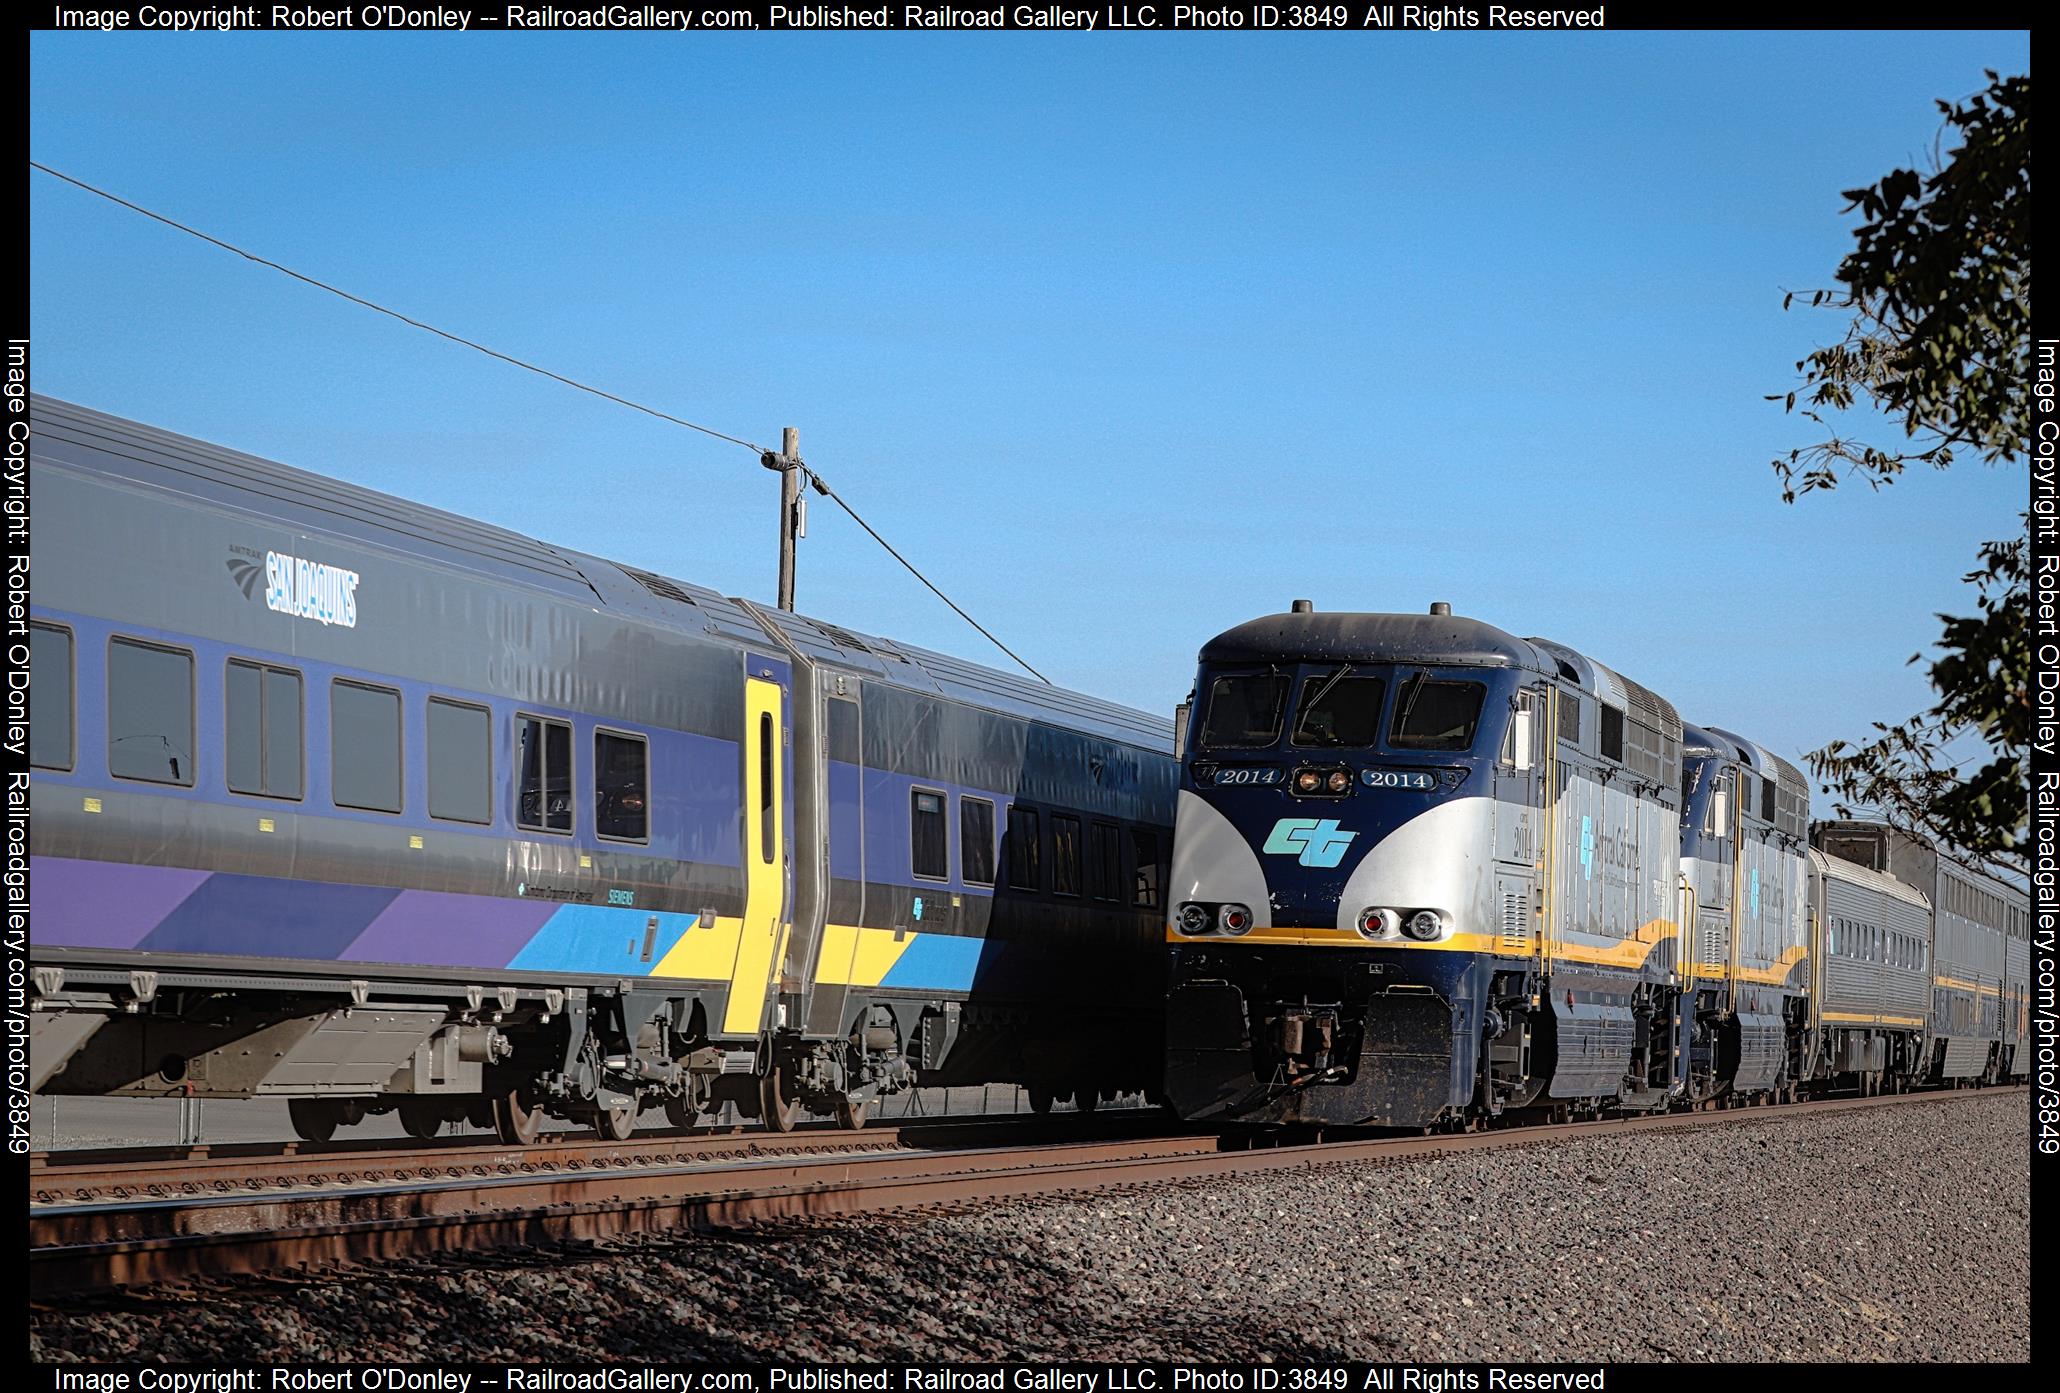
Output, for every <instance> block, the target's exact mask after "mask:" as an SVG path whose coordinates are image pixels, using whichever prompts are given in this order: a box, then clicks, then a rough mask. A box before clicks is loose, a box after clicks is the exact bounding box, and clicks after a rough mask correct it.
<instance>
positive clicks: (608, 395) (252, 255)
mask: <svg viewBox="0 0 2060 1393" xmlns="http://www.w3.org/2000/svg"><path fill="white" fill-rule="evenodd" d="M29 168H31V169H40V170H42V171H43V172H44V173H45V174H48V175H49V176H50V177H51V178H53V179H62V180H64V182H65V183H67V184H71V185H73V186H74V187H76V188H81V189H84V190H85V191H86V192H87V193H90V194H94V195H96V196H98V197H100V198H104V199H106V200H107V201H108V202H109V203H113V204H118V205H119V206H121V207H123V208H126V209H128V210H129V211H130V212H132V213H141V214H142V215H143V216H144V217H146V218H149V219H150V220H151V221H153V222H161V223H163V224H164V225H165V226H166V227H170V228H175V229H177V230H178V231H180V232H183V233H185V234H186V235H187V236H188V237H197V238H199V239H200V240H201V241H203V242H206V243H207V244H208V245H210V246H215V247H220V248H221V249H222V250H223V251H225V252H234V253H235V254H236V255H238V256H240V257H242V258H243V259H244V260H245V261H255V262H256V263H257V264H258V265H260V266H269V267H270V268H271V269H272V270H274V271H277V272H278V273H279V274H280V275H282V276H291V277H293V279H295V280H297V281H300V282H301V283H302V284H304V285H311V286H313V287H315V289H317V290H326V291H328V292H329V293H330V294H331V295H334V296H336V297H337V298H338V299H342V300H348V301H350V302H351V303H352V304H353V305H362V306H364V307H365V308H366V309H368V310H373V311H375V312H377V313H379V314H383V315H385V316H386V317H387V318H389V319H398V320H399V321H400V322H401V323H403V324H407V325H411V326H413V327H414V328H417V329H420V330H422V331H423V332H424V333H429V334H434V335H436V336H437V337H438V338H440V339H449V340H450V341H451V342H452V343H455V344H462V345H464V346H465V347H466V348H470V349H472V350H474V351H475V352H479V353H484V354H485V355H486V356H487V357H489V358H498V359H500V360H501V361H502V362H504V363H509V364H512V365H514V366H515V367H518V368H521V369H523V370H524V371H526V372H533V373H535V374H537V375H538V376H539V377H548V378H550V379H551V380H552V381H553V382H562V383H564V384H565V385H566V386H568V387H572V388H575V389H577V390H578V391H582V392H590V393H592V394H593V395H594V396H597V397H600V398H601V399H602V400H603V401H612V402H614V403H615V404H616V405H617V406H626V407H628V408H629V409H630V410H632V411H641V412H643V413H644V414H645V415H646V416H656V417H657V418H658V419H659V420H661V421H670V422H672V424H674V425H676V426H685V427H686V428H687V429H688V430H697V431H700V432H701V434H703V435H712V436H714V437H715V438H716V439H717V440H727V441H729V442H730V444H732V445H742V446H743V447H744V448H745V449H747V450H750V451H752V452H753V453H754V454H764V453H765V447H764V446H763V445H754V444H752V443H751V442H750V441H748V440H744V439H741V438H739V437H737V436H734V435H725V434H724V433H723V432H721V431H719V430H714V429H712V428H710V427H708V426H703V425H696V424H695V423H694V422H692V421H689V420H685V419H683V418H681V417H678V416H675V415H673V414H671V413H670V412H667V411H660V410H659V409H658V408H657V407H655V406H645V405H644V404H643V403H641V402H634V401H631V400H630V399H629V398H628V397H618V396H616V395H615V393H613V392H605V391H603V390H601V389H600V388H599V387H591V386H588V385H587V384H586V383H584V382H578V381H575V380H574V379H572V378H570V377H566V376H565V375H564V374H562V373H555V372H552V371H551V370H550V369H549V368H540V367H538V366H537V365H536V364H535V363H528V362H524V361H523V360H522V359H520V358H517V357H515V356H514V355H513V354H509V353H503V352H501V351H500V350H499V349H497V348H488V347H487V346H486V345H485V344H483V343H474V342H473V341H472V340H471V339H468V338H465V337H463V336H462V335H458V334H453V333H451V332H450V331H449V330H447V329H439V328H437V327H436V326H435V325H434V324H424V323H423V322H422V321H421V320H419V319H411V318H409V317H408V316H407V315H404V314H402V313H401V312H400V311H399V310H390V309H388V308H387V307H386V306H384V305H380V304H375V303H373V302H372V301H370V300H367V299H366V298H365V297H364V296H362V295H353V294H351V293H350V292H349V291H348V290H340V289H338V288H337V287H336V286H333V285H330V284H329V283H328V282H327V281H318V280H316V279H315V278H314V277H313V276H305V275H302V274H301V273H300V272H298V271H296V270H294V269H293V268H292V267H291V266H281V265H280V264H279V263H278V262H276V261H273V260H271V259H270V258H268V257H262V256H259V255H258V254H257V253H256V252H253V251H246V250H244V249H243V248H242V247H239V246H237V245H236V244H235V243H233V242H224V241H223V240H222V239H221V238H219V237H211V236H209V235H208V234H207V233H205V232H202V231H201V230H200V229H199V228H196V227H188V226H187V225H186V224H185V223H182V222H178V221H176V220H174V219H172V218H168V217H166V216H165V215H164V214H162V213H154V212H152V211H151V210H150V209H148V208H145V207H143V206H142V205H141V204H138V203H131V202H129V200H128V199H126V198H123V197H121V196H120V195H118V194H111V193H109V192H108V191H107V190H106V189H100V188H95V187H94V186H93V185H91V184H89V183H87V182H86V181H85V180H83V179H74V178H72V176H71V175H69V174H66V173H64V172H63V171H62V170H56V169H52V168H51V167H50V166H49V165H47V164H39V163H38V162H37V161H35V160H30V161H29Z"/></svg>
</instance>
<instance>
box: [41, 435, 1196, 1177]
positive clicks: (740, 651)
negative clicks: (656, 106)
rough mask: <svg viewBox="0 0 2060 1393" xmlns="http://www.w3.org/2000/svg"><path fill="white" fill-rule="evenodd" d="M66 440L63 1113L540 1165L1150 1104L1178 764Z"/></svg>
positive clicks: (537, 547) (639, 587) (441, 534)
mask: <svg viewBox="0 0 2060 1393" xmlns="http://www.w3.org/2000/svg"><path fill="white" fill-rule="evenodd" d="M32 421H33V427H34V435H33V447H32V464H33V470H34V482H33V489H34V495H33V496H34V499H35V507H36V521H37V525H38V532H37V542H38V544H39V545H38V546H37V548H36V564H35V574H34V626H33V630H32V643H33V658H32V688H31V723H32V730H33V739H32V744H33V752H32V754H33V761H32V762H33V765H34V772H33V777H32V793H33V819H34V820H33V844H32V849H33V853H34V856H33V864H32V875H33V883H34V889H35V906H36V913H35V918H34V934H33V943H32V956H33V962H34V984H33V985H34V999H33V1004H34V1024H35V1029H34V1037H33V1038H34V1046H35V1049H34V1073H35V1082H36V1086H37V1088H38V1089H39V1090H42V1091H45V1092H51V1093H93V1094H128V1095H168V1094H181V1093H192V1094H197V1095H203V1096H211V1097H251V1096H273V1097H284V1098H287V1099H289V1100H290V1102H291V1107H292V1111H293V1115H294V1120H295V1124H296V1126H297V1127H299V1128H300V1130H301V1131H302V1132H303V1134H304V1135H307V1136H311V1137H324V1136H327V1135H329V1134H331V1133H332V1132H333V1131H334V1130H335V1129H336V1127H337V1126H339V1125H342V1124H344V1123H348V1122H350V1121H352V1120H354V1119H356V1118H358V1117H360V1116H362V1115H363V1114H364V1113H365V1112H366V1111H368V1110H378V1111H383V1110H389V1109H393V1110H397V1111H398V1112H399V1113H400V1116H401V1120H402V1122H403V1124H404V1125H405V1126H406V1127H407V1129H408V1130H409V1131H411V1132H414V1133H416V1134H418V1135H419V1134H427V1133H429V1132H432V1131H434V1130H436V1129H437V1128H438V1127H440V1126H442V1125H443V1124H444V1123H445V1122H447V1121H449V1120H451V1119H453V1118H457V1117H471V1118H473V1119H474V1120H476V1121H480V1122H482V1123H484V1122H486V1121H488V1120H491V1121H492V1122H493V1123H494V1124H496V1125H497V1126H498V1128H499V1130H500V1131H501V1133H502V1134H503V1135H504V1136H505V1137H507V1138H508V1139H509V1140H511V1141H525V1140H528V1139H530V1138H532V1137H534V1136H535V1134H536V1131H537V1128H538V1127H539V1125H540V1124H541V1122H542V1120H543V1117H544V1116H545V1115H546V1114H554V1115H558V1116H562V1117H567V1118H574V1119H580V1120H584V1121H588V1122H591V1123H592V1124H593V1125H594V1126H595V1127H596V1128H597V1129H598V1130H600V1131H601V1133H602V1134H603V1135H604V1136H617V1137H619V1136H622V1135H625V1134H626V1133H627V1132H628V1130H629V1129H630V1127H631V1126H633V1125H634V1122H635V1119H636V1116H637V1113H638V1111H639V1110H640V1109H642V1108H646V1107H652V1106H662V1107H664V1108H666V1109H667V1110H668V1111H669V1112H670V1113H671V1114H672V1116H673V1118H674V1120H675V1121H677V1122H680V1123H682V1124H685V1123H688V1122H691V1121H692V1120H693V1119H694V1118H695V1117H697V1116H699V1115H700V1114H702V1113H703V1112H705V1111H707V1110H709V1109H712V1108H714V1107H716V1106H718V1105H719V1104H720V1103H721V1102H723V1101H724V1100H731V1101H735V1102H736V1103H737V1104H738V1105H739V1106H740V1108H741V1109H743V1110H744V1111H746V1112H747V1113H750V1114H756V1115H762V1116H763V1117H764V1118H765V1119H766V1120H767V1121H768V1122H769V1123H770V1124H771V1125H773V1126H776V1127H789V1126H792V1125H793V1124H794V1122H795V1120H796V1118H797V1116H798V1114H799V1113H800V1112H801V1111H802V1110H803V1109H806V1110H809V1111H815V1112H823V1113H834V1114H835V1115H836V1116H838V1117H840V1118H842V1119H843V1120H844V1121H845V1122H846V1123H847V1124H849V1125H856V1124H859V1123H862V1122H863V1120H864V1118H865V1115H866V1112H867V1110H868V1108H869V1107H870V1106H871V1102H872V1100H873V1099H874V1098H876V1097H878V1096H879V1095H880V1094H882V1093H884V1092H889V1091H892V1090H894V1089H897V1088H902V1087H906V1086H908V1085H910V1084H913V1083H916V1082H922V1083H940V1084H950V1083H979V1082H985V1081H1015V1082H1021V1083H1024V1084H1027V1085H1029V1087H1030V1089H1031V1092H1032V1098H1033V1102H1036V1103H1040V1104H1042V1105H1045V1106H1048V1105H1049V1102H1050V1100H1051V1099H1052V1097H1053V1096H1054V1095H1060V1096H1063V1095H1065V1094H1068V1093H1072V1094H1076V1095H1077V1096H1078V1097H1079V1098H1080V1100H1081V1102H1082V1104H1083V1106H1091V1105H1092V1103H1093V1102H1094V1100H1095V1098H1096V1097H1097V1096H1098V1095H1099V1094H1101V1093H1104V1092H1113V1091H1116V1090H1119V1089H1132V1088H1140V1087H1145V1086H1148V1085H1150V1084H1152V1083H1153V1082H1155V1078H1156V1073H1157V1054H1158V1040H1159V1036H1160V1023H1159V1019H1158V1010H1157V1007H1158V1002H1159V998H1160V993H1159V992H1158V990H1157V988H1158V984H1159V981H1160V975H1159V973H1160V954H1161V953H1162V951H1163V949H1162V947H1161V946H1160V943H1159V938H1158V935H1159V931H1160V925H1161V923H1162V921H1163V918H1164V907H1163V904H1162V902H1161V898H1160V897H1161V893H1162V888H1163V884H1164V877H1165V874H1166V867H1165V858H1166V856H1167V855H1168V854H1169V852H1170V843H1171V837H1170V832H1171V827H1170V823H1171V811H1172V802H1173V792H1174V779H1175V766H1174V762H1173V759H1172V756H1171V744H1172V734H1171V730H1170V728H1169V727H1168V725H1167V723H1166V722H1165V721H1164V720H1163V719H1158V718H1154V717H1150V716H1146V715H1142V714H1140V713H1137V712H1134V711H1129V710H1125V709H1123V708H1121V707H1117V706H1113V705H1111V704H1109V703H1106V702H1101V701H1097V700H1094V699H1092V698H1089V697H1084V696H1080V695H1076V694H1074V693H1071V692H1066V691H1061V690H1058V689H1056V688H1052V687H1043V686H1036V685H1033V684H1030V683H1026V682H1023V681H1019V680H1017V679H1015V678H1012V677H1010V676H1008V675H1006V674H1003V673H998V672H994V671H990V670H988V669H985V668H981V667H976V666H974V665H972V664H969V663H965V662H961V661H959V660H957V659H953V658H949V657H945V656H942V655H939V654H935V653H927V652H923V651H920V650H917V649H913V648H910V647H908V646H906V645H902V644H897V643H892V642H889V641H886V640H882V639H876V638H865V637H860V636H858V635H855V634H852V633H849V632H846V631H845V630H842V629H840V628H837V627H836V626H834V625H830V624H825V623H821V622H819V621H815V620H810V619H806V618H803V617H801V616H798V615H794V614H789V613H781V612H778V611H773V610H768V609H765V608H763V607H760V606H758V605H754V604H752V603H750V602H748V601H744V600H735V599H727V598H724V597H723V596H721V595H718V594H716V593H714V592H712V591H709V590H706V589H703V588H700V587H697V586H693V585H688V584H684V583H682V582H679V581H675V580H671V579H669V578H666V577H664V576H660V575H655V574H652V573H650V572H647V571H640V570H636V569H633V568H630V567H626V566H621V565H617V564H615V563H612V562H608V561H604V560H602V559H600V558H598V557H593V556H587V555H582V554H579V553H575V552H569V551H565V550H562V549H559V548H555V547H551V546H547V545H544V544H542V543H539V542H536V541H532V540H530V539H529V538H526V537H522V536H518V535H515V534H513V533H509V532H506V531H502V530H500V529H497V528H493V527H489V526H485V525H483V524H480V523H477V522H473V521H470V520H467V519H465V518H462V517H456V516H453V515H450V514H447V513H441V512H436V511H433V510H430V509H426V508H421V507H417V506H414V505H411V504H408V503H404V502H400V501H398V500H395V499H392V498H388V497H384V496H381V495H378V494H374V493H371V492H368V491H366V490H363V489H358V488H354V487H350V486H348V485H344V484H340V483H337V482H334V481H332V480H328V479H323V478H319V477H316V476H313V475H310V474H305V473H302V472H299V471H297V470H293V469H289V468H286V467H284V466H281V465H277V464H273V463H269V462H267V461H264V460H260V459H255V458H252V457H250V456H248V455H241V454H236V453H233V452H230V451H227V450H223V449H219V448H216V447H214V446H211V445H206V444H203V443H201V442H199V441H194V440H189V439H184V438H181V437H178V436H173V435H169V434H166V433H164V432H161V431H157V430H153V429H150V428H148V427H145V426H140V425H136V424H134V423H131V422H127V421H122V420H118V419H115V418H113V417H109V416H104V415H100V414H98V413H95V412H91V411H86V410H83V409H81V408H78V407H73V406H69V405H66V404H64V403H61V402H56V401H51V400H49V399H46V398H40V397H39V398H36V399H35V400H34V402H33V416H32ZM681 521H682V523H683V524H688V523H691V522H692V518H691V516H687V515H683V516H682V518H681Z"/></svg>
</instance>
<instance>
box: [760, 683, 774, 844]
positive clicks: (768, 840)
mask: <svg viewBox="0 0 2060 1393" xmlns="http://www.w3.org/2000/svg"><path fill="white" fill-rule="evenodd" d="M758 858H759V859H760V860H761V861H763V862H765V864H767V865H768V866H769V865H771V864H772V859H773V718H772V712H770V711H766V712H762V713H760V715H759V717H758Z"/></svg>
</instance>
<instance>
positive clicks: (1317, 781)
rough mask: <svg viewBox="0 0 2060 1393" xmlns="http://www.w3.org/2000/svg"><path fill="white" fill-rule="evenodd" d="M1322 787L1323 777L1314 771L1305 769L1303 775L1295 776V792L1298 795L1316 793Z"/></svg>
mask: <svg viewBox="0 0 2060 1393" xmlns="http://www.w3.org/2000/svg"><path fill="white" fill-rule="evenodd" d="M1322 787H1323V775H1321V774H1319V773H1317V772H1316V771H1315V770H1314V769H1304V770H1303V771H1302V772H1301V773H1299V774H1297V775H1295V792H1297V793H1314V792H1316V790H1318V789H1320V788H1322Z"/></svg>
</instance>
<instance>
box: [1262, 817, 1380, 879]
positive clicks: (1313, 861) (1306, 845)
mask: <svg viewBox="0 0 2060 1393" xmlns="http://www.w3.org/2000/svg"><path fill="white" fill-rule="evenodd" d="M1358 835H1359V834H1358V833H1357V832H1341V831H1339V830H1338V820H1337V819H1336V818H1334V817H1326V818H1321V819H1319V818H1313V817H1284V818H1282V819H1281V820H1280V821H1278V822H1276V823H1274V824H1273V831H1272V832H1271V833H1269V834H1268V836H1267V838H1266V846H1265V848H1264V849H1265V852H1266V854H1267V855H1268V856H1295V859H1296V860H1298V861H1300V862H1301V863H1302V864H1303V865H1305V866H1318V867H1324V868H1328V867H1331V866H1335V865H1337V864H1338V862H1340V861H1342V860H1344V859H1345V848H1346V847H1348V846H1350V845H1351V844H1352V840H1353V838H1355V837H1357V836H1358ZM1296 853H1300V854H1299V855H1296Z"/></svg>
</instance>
